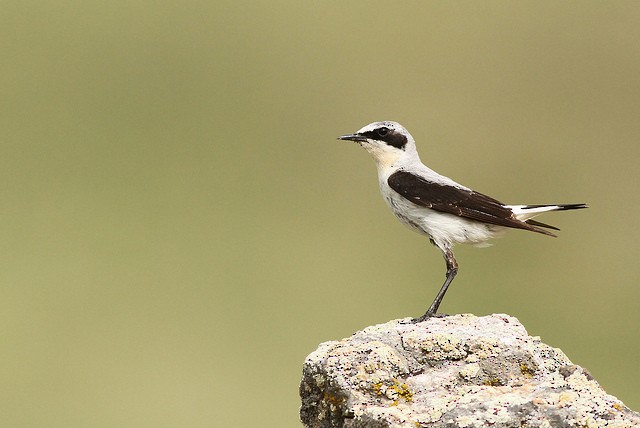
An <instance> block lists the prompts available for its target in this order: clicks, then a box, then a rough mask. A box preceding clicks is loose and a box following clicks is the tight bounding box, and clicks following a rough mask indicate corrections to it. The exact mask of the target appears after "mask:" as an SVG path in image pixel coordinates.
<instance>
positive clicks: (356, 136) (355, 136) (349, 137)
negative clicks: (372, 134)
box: [338, 134, 367, 142]
mask: <svg viewBox="0 0 640 428" xmlns="http://www.w3.org/2000/svg"><path fill="white" fill-rule="evenodd" d="M338 140H347V141H358V142H362V141H367V137H365V136H364V135H360V134H349V135H341V136H340V137H338Z"/></svg>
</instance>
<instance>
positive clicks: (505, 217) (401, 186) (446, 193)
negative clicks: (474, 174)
mask: <svg viewBox="0 0 640 428" xmlns="http://www.w3.org/2000/svg"><path fill="white" fill-rule="evenodd" d="M387 183H388V184H389V187H391V188H392V189H393V190H395V191H396V192H398V193H399V194H400V195H402V196H403V197H405V198H406V199H408V200H409V201H411V202H413V203H414V204H416V205H420V206H423V207H426V208H431V209H433V210H436V211H440V212H443V213H448V214H453V215H457V216H460V217H464V218H468V219H471V220H477V221H481V222H484V223H490V224H495V225H498V226H504V227H513V228H516V229H525V230H531V231H533V232H539V233H543V234H545V235H551V236H554V235H553V234H552V233H549V232H547V231H546V230H543V229H540V228H538V227H535V226H532V225H529V224H527V223H525V222H523V221H520V220H518V219H517V218H515V216H514V215H513V212H512V211H511V210H510V209H509V208H506V207H505V206H504V204H502V203H501V202H499V201H497V200H495V199H493V198H491V197H489V196H487V195H483V194H482V193H478V192H474V191H473V190H465V189H460V188H458V187H454V186H448V185H445V184H439V183H434V182H431V181H427V180H425V179H424V178H422V177H419V176H417V175H415V174H412V173H410V172H407V171H402V170H400V171H397V172H395V173H393V174H391V176H390V177H389V179H388V180H387Z"/></svg>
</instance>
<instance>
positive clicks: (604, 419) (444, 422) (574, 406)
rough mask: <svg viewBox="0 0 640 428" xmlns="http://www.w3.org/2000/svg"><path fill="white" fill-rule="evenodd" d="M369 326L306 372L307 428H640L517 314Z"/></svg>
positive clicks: (318, 357)
mask: <svg viewBox="0 0 640 428" xmlns="http://www.w3.org/2000/svg"><path fill="white" fill-rule="evenodd" d="M408 321H409V319H405V320H395V321H390V322H388V323H386V324H380V325H376V326H371V327H368V328H366V329H364V330H362V331H359V332H357V333H355V334H354V335H353V336H351V337H349V338H347V339H343V340H340V341H333V342H325V343H322V344H321V345H320V346H319V347H318V349H317V350H316V351H315V352H313V353H311V354H310V355H309V356H308V357H307V359H306V361H305V363H304V369H303V375H302V382H301V384H300V396H301V398H302V407H301V409H300V418H301V420H302V422H303V424H304V425H305V426H307V427H314V428H316V427H317V428H320V427H323V428H324V427H359V428H362V427H376V428H378V427H380V428H382V427H407V428H408V427H411V428H416V427H489V426H490V427H494V428H496V427H634V426H640V414H638V413H636V412H633V411H632V410H630V409H629V408H627V407H626V406H625V405H624V404H623V403H622V402H621V401H619V400H618V399H616V398H615V397H613V396H611V395H608V394H607V393H606V392H605V391H604V390H603V389H602V388H601V387H600V385H598V383H597V382H596V381H595V380H594V379H593V378H592V377H591V375H590V374H589V373H588V372H587V371H586V370H585V369H583V368H582V367H579V366H576V365H574V364H572V363H571V361H569V359H568V358H567V357H566V356H565V355H564V354H563V353H562V351H560V350H559V349H557V348H552V347H550V346H548V345H545V344H544V343H542V342H541V341H540V338H538V337H531V336H529V335H528V334H527V331H526V330H525V328H524V327H523V326H522V324H520V322H519V321H518V320H517V319H516V318H513V317H511V316H508V315H490V316H485V317H475V316H472V315H455V316H448V317H444V318H432V319H429V320H427V321H425V322H422V323H419V324H410V323H408Z"/></svg>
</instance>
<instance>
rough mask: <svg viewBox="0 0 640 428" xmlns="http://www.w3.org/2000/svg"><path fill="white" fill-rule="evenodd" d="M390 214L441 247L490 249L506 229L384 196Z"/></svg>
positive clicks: (388, 195)
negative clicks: (461, 245) (456, 246)
mask: <svg viewBox="0 0 640 428" xmlns="http://www.w3.org/2000/svg"><path fill="white" fill-rule="evenodd" d="M383 196H384V199H385V201H386V202H387V204H388V205H389V208H391V211H393V213H394V214H395V216H396V217H397V218H398V220H400V222H402V223H403V224H404V225H406V226H407V227H409V228H410V229H412V230H414V231H416V232H418V233H421V234H423V235H427V236H429V238H430V239H431V240H432V241H434V243H435V244H436V245H437V246H438V247H441V248H443V247H451V246H452V245H454V244H473V245H477V246H487V245H490V244H489V243H487V241H488V240H490V239H491V238H495V237H498V236H500V235H501V232H503V231H504V228H503V227H500V226H496V225H491V224H486V223H480V222H476V221H473V220H468V219H466V218H463V217H459V216H456V215H453V214H447V213H443V212H439V211H435V210H432V209H430V208H424V207H419V206H417V205H415V204H413V203H411V202H409V201H407V200H406V199H404V198H402V197H401V196H399V195H397V196H394V195H392V194H386V195H385V194H383Z"/></svg>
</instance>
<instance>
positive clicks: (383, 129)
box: [378, 126, 389, 137]
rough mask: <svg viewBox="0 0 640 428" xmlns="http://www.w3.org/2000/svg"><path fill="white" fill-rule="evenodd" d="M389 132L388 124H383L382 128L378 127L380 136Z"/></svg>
mask: <svg viewBox="0 0 640 428" xmlns="http://www.w3.org/2000/svg"><path fill="white" fill-rule="evenodd" d="M388 133H389V128H387V127H386V126H383V127H382V128H378V135H379V136H381V137H384V136H385V135H387V134H388Z"/></svg>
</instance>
